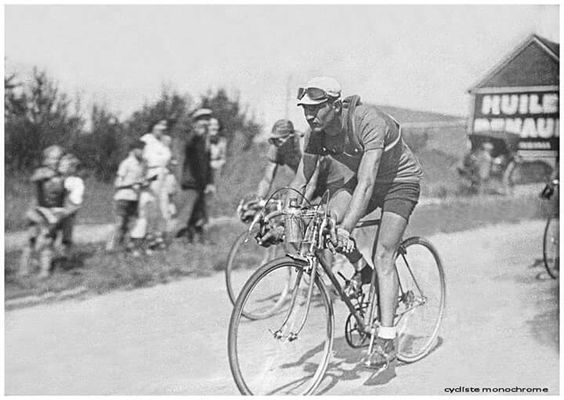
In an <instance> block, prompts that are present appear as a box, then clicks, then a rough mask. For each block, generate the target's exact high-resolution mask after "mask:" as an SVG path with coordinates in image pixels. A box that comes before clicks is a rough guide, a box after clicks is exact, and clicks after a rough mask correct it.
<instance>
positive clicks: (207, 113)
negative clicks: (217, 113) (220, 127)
mask: <svg viewBox="0 0 564 400" xmlns="http://www.w3.org/2000/svg"><path fill="white" fill-rule="evenodd" d="M212 114H213V113H212V110H210V109H209V108H200V109H198V110H196V111H194V114H192V120H193V121H198V120H199V119H204V118H211V116H212Z"/></svg>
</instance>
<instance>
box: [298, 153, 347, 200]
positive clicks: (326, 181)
mask: <svg viewBox="0 0 564 400" xmlns="http://www.w3.org/2000/svg"><path fill="white" fill-rule="evenodd" d="M304 157H307V154H304ZM354 175H355V174H354V172H352V171H351V170H350V169H348V168H346V167H345V166H344V165H342V164H341V163H339V162H337V161H335V160H333V159H332V158H331V157H329V156H322V157H321V158H320V160H319V176H318V178H317V184H316V188H315V192H314V195H313V198H315V197H318V196H322V195H323V194H324V193H325V191H326V190H329V193H330V195H333V194H334V193H335V192H336V191H337V190H338V189H340V188H342V187H343V186H344V185H345V183H346V182H347V181H349V180H350V179H351V178H353V177H354Z"/></svg>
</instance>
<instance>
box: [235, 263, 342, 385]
mask: <svg viewBox="0 0 564 400" xmlns="http://www.w3.org/2000/svg"><path fill="white" fill-rule="evenodd" d="M273 264H274V263H270V264H267V265H266V266H265V268H266V267H268V266H270V265H273ZM293 268H295V267H294V266H292V265H291V263H287V264H285V265H282V266H279V267H278V268H273V269H272V270H270V271H268V272H267V273H264V274H262V276H260V278H259V279H255V281H256V282H255V281H253V278H251V281H250V283H249V285H246V286H245V288H246V289H243V292H242V294H241V298H240V299H238V301H237V304H236V306H235V309H234V310H233V313H234V314H233V316H232V320H231V324H230V333H229V337H230V339H229V343H230V365H231V367H232V371H233V372H234V377H235V380H236V382H237V385H238V386H239V388H240V389H241V388H242V393H252V394H262V395H267V394H296V395H298V394H306V393H309V392H310V391H312V390H313V389H314V388H315V387H316V386H317V384H318V383H319V381H320V379H321V378H322V376H323V373H324V370H325V368H326V367H327V362H328V357H329V349H330V347H331V343H332V312H331V310H330V303H329V299H328V296H327V294H326V292H324V293H321V292H320V286H319V285H320V283H319V281H316V282H317V283H316V284H315V286H314V288H313V293H312V298H311V304H310V305H311V307H310V310H309V313H308V314H307V320H306V321H305V323H304V325H303V327H302V329H301V330H300V329H299V328H300V326H301V324H302V322H303V318H304V315H305V313H306V311H307V306H308V302H307V293H308V283H309V282H310V280H308V279H303V278H302V279H301V280H300V285H299V287H294V289H293V292H294V294H295V299H294V300H293V301H291V300H290V299H289V298H288V300H287V301H286V302H285V303H284V306H283V307H282V308H281V309H280V310H279V311H278V312H277V313H274V314H272V315H269V316H268V317H265V318H262V319H259V320H254V321H251V320H243V319H241V310H242V309H243V308H245V309H247V308H248V307H250V305H252V304H255V303H257V302H260V301H262V299H263V298H264V297H266V296H268V295H269V293H271V292H272V291H276V290H277V286H278V282H279V280H280V276H285V275H286V274H287V273H288V272H287V271H288V269H293ZM262 270H263V268H261V270H259V271H258V272H257V276H258V275H259V272H260V271H262ZM251 284H254V286H253V287H252V288H250V287H247V286H250V285H251ZM278 290H279V288H278ZM323 291H324V289H323ZM288 297H290V296H288ZM291 305H292V306H291ZM290 306H291V307H290ZM292 333H297V336H293V335H291V334H292ZM247 391H248V392H247Z"/></svg>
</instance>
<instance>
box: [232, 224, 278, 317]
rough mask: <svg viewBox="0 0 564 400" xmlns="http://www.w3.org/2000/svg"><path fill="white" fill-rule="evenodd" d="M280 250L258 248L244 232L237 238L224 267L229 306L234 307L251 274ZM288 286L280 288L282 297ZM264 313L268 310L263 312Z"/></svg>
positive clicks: (275, 248)
mask: <svg viewBox="0 0 564 400" xmlns="http://www.w3.org/2000/svg"><path fill="white" fill-rule="evenodd" d="M281 250H283V249H281V248H277V247H274V246H271V247H269V248H264V247H261V246H259V245H258V244H257V243H256V242H255V240H253V238H251V237H250V236H249V234H248V232H246V231H245V232H243V233H242V234H241V235H239V236H238V237H237V239H236V240H235V242H234V243H233V246H231V250H230V251H229V255H228V256H227V263H226V267H225V286H226V287H227V295H228V296H229V300H230V301H231V304H233V305H235V302H236V301H237V296H238V295H239V293H240V291H241V289H242V288H243V285H244V284H245V282H246V281H247V280H248V279H249V278H250V277H251V275H252V274H253V272H254V271H256V270H257V269H258V268H259V267H260V266H261V265H264V264H266V263H267V262H269V261H271V260H273V259H275V258H276V257H277V256H278V255H279V254H280V253H282V251H281ZM280 255H281V254H280ZM288 283H289V277H288ZM288 286H289V285H286V286H282V289H283V290H282V291H281V294H282V295H284V294H285V293H286V292H287V291H288V290H289V287H288ZM281 299H282V297H281ZM266 311H268V310H265V311H264V312H266ZM274 311H275V309H273V310H272V312H274ZM246 317H247V318H260V317H261V315H254V316H253V315H248V316H246Z"/></svg>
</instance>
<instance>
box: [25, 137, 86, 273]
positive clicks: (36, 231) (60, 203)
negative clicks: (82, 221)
mask: <svg viewBox="0 0 564 400" xmlns="http://www.w3.org/2000/svg"><path fill="white" fill-rule="evenodd" d="M43 154H44V159H43V163H42V166H41V167H40V168H38V169H36V170H35V171H34V173H33V175H32V177H31V181H32V182H33V183H34V184H35V186H36V201H35V204H34V206H33V207H32V208H31V209H30V210H28V212H27V213H26V219H27V221H28V226H29V229H28V244H27V246H26V247H25V248H24V250H23V252H22V258H21V260H20V271H19V272H20V274H21V275H27V274H28V273H29V268H30V266H31V265H30V264H31V262H32V260H33V259H34V256H35V253H36V252H37V255H38V256H39V268H40V272H39V277H40V278H47V277H48V276H49V273H50V271H51V267H52V263H53V259H54V255H55V249H54V245H55V240H56V238H57V233H58V232H59V231H61V232H62V236H63V237H62V244H63V249H64V250H63V252H64V253H63V254H64V255H65V256H68V255H69V253H70V249H71V247H72V229H73V226H74V218H75V215H76V213H77V211H78V210H79V209H80V207H81V206H82V199H83V195H84V182H83V181H82V179H81V178H80V177H78V176H76V173H77V167H78V164H79V161H78V159H77V158H76V157H75V156H74V155H72V154H66V155H64V149H63V148H62V147H60V146H50V147H48V148H47V149H45V151H44V153H43Z"/></svg>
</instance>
